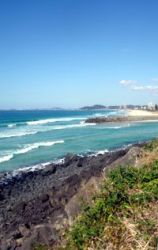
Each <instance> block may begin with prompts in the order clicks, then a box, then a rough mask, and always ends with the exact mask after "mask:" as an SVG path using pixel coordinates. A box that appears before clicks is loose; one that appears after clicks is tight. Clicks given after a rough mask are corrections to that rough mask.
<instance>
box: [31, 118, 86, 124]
mask: <svg viewBox="0 0 158 250" xmlns="http://www.w3.org/2000/svg"><path fill="white" fill-rule="evenodd" d="M85 119H86V117H63V118H51V119H43V120H37V121H28V122H26V124H27V125H43V124H48V123H54V122H69V121H75V120H85Z"/></svg>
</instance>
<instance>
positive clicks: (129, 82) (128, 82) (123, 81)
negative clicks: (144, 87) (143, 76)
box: [120, 80, 136, 86]
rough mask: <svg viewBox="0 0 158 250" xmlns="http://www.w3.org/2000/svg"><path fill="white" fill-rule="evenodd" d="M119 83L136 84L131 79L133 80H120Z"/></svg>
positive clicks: (125, 84)
mask: <svg viewBox="0 0 158 250" xmlns="http://www.w3.org/2000/svg"><path fill="white" fill-rule="evenodd" d="M120 83H121V84H122V85H124V86H130V85H133V84H136V81H133V80H121V81H120Z"/></svg>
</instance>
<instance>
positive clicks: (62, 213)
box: [0, 144, 144, 250]
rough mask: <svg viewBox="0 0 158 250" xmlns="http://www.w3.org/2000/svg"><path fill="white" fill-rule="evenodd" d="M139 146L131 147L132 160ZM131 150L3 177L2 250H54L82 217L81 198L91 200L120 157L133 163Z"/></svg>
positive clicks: (0, 200)
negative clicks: (38, 249)
mask: <svg viewBox="0 0 158 250" xmlns="http://www.w3.org/2000/svg"><path fill="white" fill-rule="evenodd" d="M142 145H144V144H138V145H135V147H136V151H134V152H135V154H136V155H137V154H138V153H139V148H140V147H141V146H142ZM135 147H128V148H125V149H119V150H116V151H113V152H107V153H104V154H98V155H97V156H94V155H93V156H84V157H81V156H77V155H71V154H70V155H67V156H66V158H65V161H64V162H63V163H62V164H50V165H48V166H46V167H45V168H43V169H39V170H37V171H34V172H33V171H28V172H21V173H19V174H17V175H7V174H1V175H0V249H1V250H13V249H16V250H22V249H23V250H26V249H27V250H31V249H34V246H36V244H45V245H47V246H52V245H53V246H54V247H55V245H56V244H58V242H60V240H61V237H62V234H63V232H64V231H65V228H67V227H68V226H70V225H71V224H72V222H73V220H74V218H75V216H76V215H77V214H78V212H79V211H80V205H79V201H78V199H79V197H81V196H82V197H85V199H86V200H87V199H89V198H90V193H91V191H92V193H93V192H94V190H96V189H97V187H98V185H99V180H100V178H102V175H103V171H105V170H106V169H108V167H109V166H111V165H112V164H114V163H115V162H117V161H119V160H120V159H124V157H125V158H127V159H131V153H130V152H132V151H131V150H132V149H133V148H135ZM128 154H129V155H128ZM127 155H128V157H127ZM8 176H9V177H8ZM53 249H54V248H53Z"/></svg>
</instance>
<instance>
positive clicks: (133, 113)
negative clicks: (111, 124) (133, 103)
mask: <svg viewBox="0 0 158 250" xmlns="http://www.w3.org/2000/svg"><path fill="white" fill-rule="evenodd" d="M127 115H128V116H130V117H148V116H150V117H158V112H153V111H147V110H134V109H130V110H127Z"/></svg>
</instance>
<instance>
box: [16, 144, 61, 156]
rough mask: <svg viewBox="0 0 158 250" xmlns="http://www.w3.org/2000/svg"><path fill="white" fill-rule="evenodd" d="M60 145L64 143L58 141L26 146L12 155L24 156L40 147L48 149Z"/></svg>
mask: <svg viewBox="0 0 158 250" xmlns="http://www.w3.org/2000/svg"><path fill="white" fill-rule="evenodd" d="M60 143H64V141H63V140H60V141H48V142H37V143H33V144H29V145H26V146H25V147H24V148H21V149H19V150H17V151H16V152H15V153H14V154H16V155H17V154H25V153H27V152H29V151H32V150H34V149H38V148H40V147H50V146H53V145H55V144H60Z"/></svg>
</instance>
